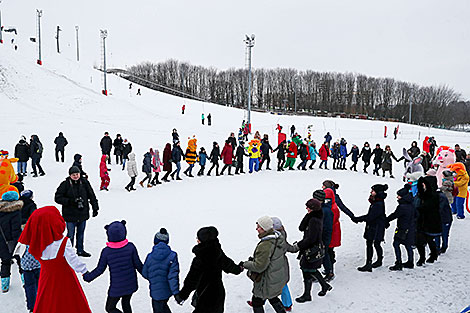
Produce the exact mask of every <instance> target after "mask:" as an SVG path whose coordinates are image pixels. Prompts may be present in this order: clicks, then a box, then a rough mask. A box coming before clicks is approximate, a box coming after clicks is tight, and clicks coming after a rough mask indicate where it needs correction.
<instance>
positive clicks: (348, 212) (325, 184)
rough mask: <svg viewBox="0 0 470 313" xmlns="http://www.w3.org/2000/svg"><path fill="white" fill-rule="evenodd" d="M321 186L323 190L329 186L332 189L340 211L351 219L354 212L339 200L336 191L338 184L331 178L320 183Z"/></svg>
mask: <svg viewBox="0 0 470 313" xmlns="http://www.w3.org/2000/svg"><path fill="white" fill-rule="evenodd" d="M322 188H323V190H325V189H326V188H330V189H331V190H333V192H334V193H335V203H336V205H337V206H338V208H339V209H340V210H341V212H343V213H344V214H346V215H347V216H348V217H349V218H350V219H351V220H352V218H353V217H354V213H353V212H352V211H351V210H350V209H348V207H347V206H346V205H345V204H344V203H343V200H341V197H340V196H339V194H338V192H337V190H338V188H339V184H337V183H335V182H334V181H332V180H325V181H323V183H322Z"/></svg>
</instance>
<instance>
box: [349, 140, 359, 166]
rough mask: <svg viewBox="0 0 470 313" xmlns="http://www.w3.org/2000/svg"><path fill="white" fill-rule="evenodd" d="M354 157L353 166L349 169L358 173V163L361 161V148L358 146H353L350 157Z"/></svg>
mask: <svg viewBox="0 0 470 313" xmlns="http://www.w3.org/2000/svg"><path fill="white" fill-rule="evenodd" d="M350 155H352V157H351V160H352V161H353V165H351V167H350V168H349V169H350V170H351V171H352V170H354V172H357V168H356V165H357V161H359V148H358V147H357V146H356V145H353V147H352V149H351V151H350V152H349V154H348V156H350Z"/></svg>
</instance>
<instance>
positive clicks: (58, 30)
mask: <svg viewBox="0 0 470 313" xmlns="http://www.w3.org/2000/svg"><path fill="white" fill-rule="evenodd" d="M60 31H62V29H60V26H59V25H57V32H56V35H55V39H57V53H60V49H59V32H60Z"/></svg>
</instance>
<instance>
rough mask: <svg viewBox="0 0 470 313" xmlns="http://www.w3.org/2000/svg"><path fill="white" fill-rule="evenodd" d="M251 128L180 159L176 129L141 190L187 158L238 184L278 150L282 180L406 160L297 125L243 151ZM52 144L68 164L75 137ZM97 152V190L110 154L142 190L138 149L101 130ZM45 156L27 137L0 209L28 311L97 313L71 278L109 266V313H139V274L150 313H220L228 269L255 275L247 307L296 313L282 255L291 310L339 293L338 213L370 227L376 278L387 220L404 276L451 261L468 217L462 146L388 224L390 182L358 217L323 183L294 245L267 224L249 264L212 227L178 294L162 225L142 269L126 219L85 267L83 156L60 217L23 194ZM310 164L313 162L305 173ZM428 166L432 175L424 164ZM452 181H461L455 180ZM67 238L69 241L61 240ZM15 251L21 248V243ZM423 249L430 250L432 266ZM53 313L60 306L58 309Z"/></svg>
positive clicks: (410, 188) (154, 152)
mask: <svg viewBox="0 0 470 313" xmlns="http://www.w3.org/2000/svg"><path fill="white" fill-rule="evenodd" d="M245 128H246V125H242V128H240V130H241V134H239V138H238V140H237V138H235V135H234V133H231V134H230V136H229V138H228V139H227V140H226V141H225V145H224V147H223V149H222V151H220V148H219V146H218V143H217V142H214V143H213V147H212V151H211V153H210V154H207V153H206V151H205V149H204V148H200V150H199V152H198V151H197V140H196V138H195V137H193V138H189V140H188V148H187V149H186V151H185V152H184V151H183V149H182V148H181V144H180V138H179V135H178V132H177V130H176V129H174V130H173V132H172V141H173V146H172V145H171V143H167V144H166V146H165V149H164V151H163V156H162V158H160V153H159V150H158V149H157V148H151V149H150V150H149V151H148V152H146V153H145V154H144V159H143V165H142V171H143V172H144V178H143V179H142V180H141V181H140V185H141V186H142V187H145V185H144V184H145V183H146V184H147V187H152V186H155V185H157V184H161V182H160V181H159V179H158V178H159V173H160V172H162V171H164V172H166V173H165V175H164V176H163V178H162V181H163V182H169V178H170V177H171V179H172V180H173V179H174V180H181V177H180V171H181V162H182V161H183V160H186V162H187V163H188V167H187V168H186V169H185V171H184V172H183V173H184V174H185V175H186V176H187V177H193V175H192V170H193V168H194V165H195V164H196V163H199V165H200V169H199V171H198V173H197V175H198V176H202V175H204V170H205V165H206V161H210V162H211V163H212V166H211V168H210V169H209V171H208V173H207V175H209V176H210V175H211V172H212V171H213V170H214V169H215V173H216V175H217V176H219V175H223V173H224V171H225V170H227V171H228V175H233V174H232V173H231V167H235V168H236V169H235V174H241V173H244V171H243V169H244V166H243V158H244V157H249V158H250V166H249V167H250V173H254V172H256V171H259V170H261V168H262V165H263V164H266V170H269V169H270V167H269V165H270V153H275V152H277V158H278V168H277V169H278V171H283V170H284V169H285V168H288V169H289V170H293V169H294V165H295V160H296V158H297V156H299V158H300V160H301V162H300V164H299V165H298V166H297V169H298V170H306V169H307V168H309V169H313V165H314V164H315V161H316V157H317V156H318V157H320V159H321V160H322V162H321V164H320V168H323V166H325V168H327V162H328V158H333V168H334V169H338V170H345V169H346V168H347V166H346V158H347V157H348V156H351V157H352V162H353V164H352V165H351V166H350V167H349V168H350V170H354V171H357V169H356V165H357V163H358V160H359V159H360V158H361V157H362V160H363V161H364V172H366V173H367V167H368V166H369V164H370V161H371V159H372V156H373V157H374V158H373V163H374V164H375V168H374V174H376V175H378V174H379V172H378V171H379V170H380V169H382V171H383V175H385V172H387V171H389V172H390V175H391V174H392V171H391V169H392V165H391V164H392V159H394V160H395V161H396V162H398V161H399V160H400V159H398V158H396V157H395V156H394V154H393V152H391V149H390V147H388V146H387V147H386V148H385V150H382V149H381V148H380V145H379V144H377V145H376V148H375V149H374V150H372V151H371V148H370V147H369V144H368V143H365V144H364V147H363V148H362V150H361V151H359V148H358V147H357V146H356V145H353V147H352V149H351V151H349V152H348V151H347V148H346V147H347V142H346V140H345V139H340V140H338V142H335V143H333V144H332V145H331V147H330V143H331V141H332V137H331V135H330V134H329V133H327V135H326V136H325V142H324V143H323V144H322V146H321V148H320V150H319V151H318V152H317V151H316V145H315V143H314V142H313V141H311V140H310V139H309V138H306V139H304V140H302V139H301V138H300V136H299V135H298V134H297V133H296V132H295V127H294V128H292V127H291V140H282V141H281V142H280V143H279V144H278V146H277V147H276V148H275V149H273V148H272V146H271V145H270V143H269V138H268V136H267V135H265V136H264V137H263V139H261V136H260V134H259V133H258V132H256V133H255V139H257V140H258V141H259V142H260V145H252V144H249V146H248V147H246V148H245V146H244V144H245V142H244V141H245V138H244V136H245V135H244V133H243V130H244V129H245ZM281 129H282V127H279V132H281ZM432 140H434V139H432ZM55 142H56V145H57V147H58V149H57V148H56V151H58V153H56V158H57V159H56V161H58V162H59V161H63V156H64V148H65V146H66V145H67V140H66V139H65V137H63V134H62V133H61V134H59V136H58V137H57V138H56V140H55ZM434 143H435V141H434ZM430 145H431V144H430ZM100 146H101V150H102V158H101V163H100V176H101V186H100V189H101V190H108V185H109V182H110V178H109V169H108V165H109V164H110V162H111V151H112V149H113V148H114V155H115V158H116V164H118V165H119V166H122V170H125V169H126V168H127V172H128V174H129V176H130V178H131V182H130V183H129V184H128V185H127V186H126V187H125V188H126V190H128V191H132V190H135V188H134V184H135V182H136V177H137V176H138V170H137V164H136V160H135V154H134V153H133V152H132V146H131V144H130V142H128V141H127V140H126V139H122V137H121V135H119V134H118V135H117V136H116V139H114V141H113V140H112V139H111V138H110V137H109V134H108V133H105V135H104V137H103V138H102V140H101V142H100ZM294 146H295V151H294ZM42 150H43V148H42V144H41V143H40V141H39V138H38V136H37V135H33V136H31V142H30V143H29V144H27V143H26V140H25V138H24V137H22V138H21V140H20V142H19V143H18V145H17V146H16V148H15V156H17V157H18V158H19V159H20V160H21V161H20V162H21V163H23V164H21V165H20V162H19V163H18V176H19V177H20V180H19V181H18V182H16V183H14V184H13V185H14V186H15V187H16V188H17V189H18V192H16V191H8V192H5V193H4V194H3V195H2V200H1V201H0V230H1V237H0V258H1V273H0V274H1V275H0V276H1V283H2V292H8V291H9V287H10V276H11V266H12V263H13V261H14V260H16V261H17V263H18V268H19V272H20V275H21V278H22V280H23V284H24V289H25V295H26V304H27V308H28V310H30V311H31V312H33V310H34V312H52V313H55V312H91V311H90V309H89V306H88V302H87V300H86V296H85V294H84V292H83V290H82V288H81V286H80V283H79V281H78V280H77V279H76V276H75V274H74V271H75V272H77V273H79V274H82V275H83V280H84V281H86V282H92V281H93V280H94V279H96V278H97V277H98V276H100V275H102V274H103V273H104V271H105V270H106V268H109V271H110V277H111V280H110V286H109V289H108V295H107V299H106V302H105V310H106V312H125V313H128V312H131V311H132V309H131V298H132V295H133V294H134V293H135V292H136V291H137V290H138V285H137V273H139V274H140V275H142V277H144V278H145V279H147V280H148V281H149V288H150V297H151V305H152V308H153V311H154V312H171V311H170V308H169V306H168V301H169V299H170V298H171V297H174V299H175V301H176V302H177V303H178V304H181V305H182V304H183V302H184V301H185V300H187V299H188V298H189V297H190V295H191V293H193V292H194V293H193V296H192V300H191V304H192V305H193V306H194V307H195V310H194V312H196V313H198V312H223V311H224V301H225V290H224V286H223V282H222V272H225V273H229V274H234V275H239V274H240V273H242V272H243V271H246V272H247V276H248V277H249V278H250V279H251V280H252V282H253V291H252V292H253V295H252V298H251V300H249V301H248V305H250V306H251V307H252V309H253V311H254V312H255V313H261V312H264V308H263V307H264V304H265V302H266V300H267V301H269V303H270V304H271V306H272V307H273V309H274V310H275V311H276V312H286V311H290V310H291V309H292V299H291V295H290V291H289V288H288V285H287V283H288V281H289V277H290V271H291V268H290V266H289V264H288V259H287V257H286V254H287V253H296V254H298V256H299V260H300V261H299V267H300V271H301V273H302V277H303V283H304V292H303V294H302V295H300V296H298V297H296V298H295V301H296V302H298V303H305V302H309V301H312V294H311V292H312V287H313V284H314V282H318V283H319V285H320V289H319V291H318V296H320V297H323V296H325V295H326V294H327V293H328V292H330V291H331V290H332V288H333V286H332V281H333V279H334V278H335V271H334V268H335V263H337V261H338V257H337V255H336V252H335V248H337V247H339V246H340V245H341V225H340V214H341V213H344V214H345V215H346V216H348V217H349V219H350V220H351V221H352V222H353V223H365V231H364V236H363V237H364V239H365V246H366V260H365V265H363V266H360V267H358V268H357V269H358V270H359V271H360V272H371V271H373V269H375V268H379V267H381V266H383V257H384V249H383V247H382V244H383V242H384V238H385V233H386V230H387V229H388V228H389V227H390V223H391V222H392V221H394V220H397V221H396V226H395V230H394V237H393V243H392V247H393V250H394V253H395V258H396V261H395V264H393V265H391V266H390V267H389V269H390V271H401V270H403V269H404V268H405V269H413V268H414V266H415V265H416V266H423V265H424V264H425V263H428V264H432V263H434V262H435V261H436V260H437V259H438V257H440V256H442V255H443V254H445V253H446V252H447V250H448V248H449V234H450V228H451V225H452V222H453V214H458V217H459V216H460V218H464V215H463V214H464V213H463V205H464V203H463V202H462V199H465V198H467V197H468V182H469V177H468V174H467V169H466V167H465V165H467V166H468V162H469V158H468V157H467V156H466V153H465V151H464V150H463V149H460V147H459V146H458V145H456V147H455V157H456V161H457V163H456V164H454V165H453V166H451V167H450V168H449V169H448V170H445V171H443V178H442V181H441V182H439V181H438V179H437V178H436V173H435V172H432V171H430V168H431V162H430V161H429V162H428V163H429V168H428V169H426V171H423V172H420V173H421V174H420V175H408V176H406V177H405V179H406V180H407V181H406V183H405V184H404V186H403V188H401V189H399V190H397V191H396V195H397V202H398V203H397V207H396V209H395V211H394V212H393V213H391V214H389V215H388V216H387V214H386V208H385V201H384V200H385V199H386V197H387V191H388V185H387V184H375V185H373V186H372V187H371V191H370V195H369V199H368V200H369V202H370V206H369V210H368V212H367V214H365V215H362V216H356V215H355V214H354V213H353V212H352V211H351V210H350V209H349V208H348V207H347V206H346V205H345V204H344V203H343V201H342V200H341V197H340V196H339V194H338V188H339V185H338V184H337V183H335V182H333V181H331V180H325V181H324V182H323V183H322V186H321V188H319V189H318V190H315V191H313V194H312V195H311V196H310V197H308V198H307V201H306V204H305V208H306V211H307V213H306V214H305V216H304V218H303V219H302V220H301V221H299V227H298V229H299V231H300V232H302V233H303V237H302V239H301V240H299V241H295V242H292V243H290V242H289V241H288V240H287V229H286V228H285V227H284V225H283V224H282V221H281V219H279V218H277V217H270V216H263V217H260V218H259V219H258V220H257V221H256V231H257V233H258V238H259V242H258V244H257V245H256V247H255V250H254V253H253V255H252V256H250V257H249V258H247V260H245V261H240V262H239V263H236V262H234V261H233V260H232V259H231V258H229V257H228V256H226V255H225V253H224V252H223V250H222V248H221V244H220V242H219V239H218V234H219V233H218V230H217V228H215V227H213V226H211V227H203V228H201V229H200V230H199V231H198V232H197V234H196V236H197V244H196V245H195V246H194V248H193V250H192V251H193V253H194V255H195V256H194V259H193V261H192V262H191V267H190V269H189V272H188V273H187V275H186V277H185V279H184V282H183V284H182V288H180V284H179V276H180V270H179V264H178V257H177V253H176V252H175V251H173V250H172V249H171V248H170V246H169V239H170V235H169V232H168V230H167V229H165V228H161V229H160V230H159V231H158V232H157V233H156V234H155V236H154V247H153V249H152V251H151V252H150V253H149V254H148V255H147V257H146V259H145V260H144V262H142V261H141V259H140V257H139V254H138V252H137V248H136V246H135V245H134V244H132V243H131V242H129V241H128V240H127V239H126V238H127V229H126V221H115V222H113V223H111V224H109V225H106V226H105V231H106V234H107V238H108V242H107V243H106V247H105V248H104V249H103V250H102V252H101V255H100V258H99V261H98V264H97V266H96V268H95V269H93V270H88V269H87V266H86V265H85V264H84V263H83V262H82V261H81V259H80V258H79V257H90V256H91V254H90V253H89V252H87V251H85V248H84V246H85V244H84V241H85V240H84V237H85V236H84V234H85V228H86V223H87V221H88V220H89V219H90V217H96V216H97V215H98V212H99V205H98V199H97V197H96V195H95V192H94V191H93V188H92V186H91V184H90V182H89V181H88V175H87V174H86V172H84V170H83V168H82V165H81V158H82V156H81V155H80V154H76V155H75V156H74V163H73V165H72V166H71V167H70V169H69V172H68V174H69V176H68V177H67V178H66V179H65V180H64V181H63V182H62V183H60V185H59V186H58V188H57V190H56V192H55V197H54V199H55V202H56V203H57V204H58V205H60V206H61V213H60V212H59V210H58V209H57V208H55V207H53V206H47V207H43V208H40V209H37V208H36V205H35V203H34V200H33V192H32V191H31V190H28V189H25V188H24V185H23V183H22V181H21V178H22V177H23V176H25V175H26V164H24V163H25V162H27V161H28V159H25V158H21V157H20V156H24V155H27V156H28V158H29V157H31V158H32V160H33V161H32V164H33V169H34V171H36V170H35V166H36V167H38V168H39V170H40V173H44V172H43V171H42V168H41V167H40V162H39V161H40V157H41V154H42ZM405 150H406V149H405ZM426 150H430V151H426ZM39 152H40V153H39ZM294 152H295V153H294ZM406 152H407V155H408V156H409V158H404V159H405V162H408V163H410V162H413V160H415V159H416V158H418V157H421V159H420V160H421V162H422V161H423V160H424V159H425V158H426V157H427V155H429V158H432V157H433V156H434V154H435V149H428V148H425V149H424V152H421V151H420V148H419V147H418V146H417V143H416V142H413V143H412V145H411V147H410V148H409V149H407V150H406ZM38 154H39V160H38ZM59 154H60V156H61V158H59ZM33 155H35V156H34V157H33ZM325 155H326V156H325ZM286 158H287V161H286V160H285V159H286ZM219 160H222V161H223V163H224V167H223V168H222V170H221V172H220V173H219V171H218V169H219V165H218V162H219ZM252 160H254V161H252ZM309 160H310V161H311V163H310V165H309V166H307V165H308V161H309ZM173 163H174V164H175V166H176V169H175V170H173ZM422 164H423V167H424V166H425V164H424V162H422ZM456 172H459V173H461V174H459V176H456V174H455V173H456ZM464 172H465V173H464ZM152 173H153V174H154V175H152ZM23 174H24V175H23ZM34 174H36V173H34ZM411 174H415V173H411ZM36 176H37V175H36ZM456 203H457V204H456ZM460 206H461V208H460ZM65 230H66V231H67V233H66V236H63V233H64V232H65ZM17 243H21V244H22V245H17ZM401 246H404V248H405V251H406V253H407V260H406V262H403V260H402V256H401ZM426 246H427V247H428V249H429V255H428V257H427V254H426ZM414 248H416V249H417V251H418V255H419V258H418V261H417V262H416V263H415V261H414ZM374 250H375V254H376V258H375V260H374ZM321 268H323V269H321ZM39 274H40V275H39ZM119 302H121V307H122V311H121V310H119V309H117V304H118V303H119ZM52 307H53V308H54V309H51V308H52Z"/></svg>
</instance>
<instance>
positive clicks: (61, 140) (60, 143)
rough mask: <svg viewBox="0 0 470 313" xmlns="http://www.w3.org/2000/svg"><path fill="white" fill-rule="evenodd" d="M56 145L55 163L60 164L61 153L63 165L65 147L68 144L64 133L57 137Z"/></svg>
mask: <svg viewBox="0 0 470 313" xmlns="http://www.w3.org/2000/svg"><path fill="white" fill-rule="evenodd" d="M54 143H55V161H56V162H59V153H60V160H61V162H62V163H63V162H64V154H65V146H66V145H67V144H68V142H67V139H66V138H65V137H64V134H63V133H62V132H60V133H59V136H57V137H55V139H54Z"/></svg>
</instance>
